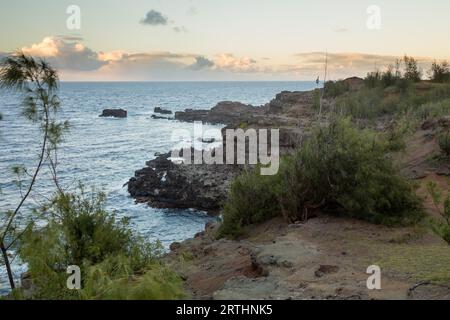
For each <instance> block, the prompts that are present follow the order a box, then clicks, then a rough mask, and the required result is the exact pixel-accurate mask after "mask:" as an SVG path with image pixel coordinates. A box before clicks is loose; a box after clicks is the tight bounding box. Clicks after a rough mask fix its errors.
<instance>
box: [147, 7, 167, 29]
mask: <svg viewBox="0 0 450 320" xmlns="http://www.w3.org/2000/svg"><path fill="white" fill-rule="evenodd" d="M168 22H169V20H168V19H167V17H166V16H163V15H162V13H161V12H159V11H156V10H150V11H149V12H147V15H146V16H145V18H143V19H141V24H145V25H149V26H159V25H162V26H165V25H167V23H168Z"/></svg>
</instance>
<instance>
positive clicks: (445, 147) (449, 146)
mask: <svg viewBox="0 0 450 320" xmlns="http://www.w3.org/2000/svg"><path fill="white" fill-rule="evenodd" d="M438 143H439V147H440V148H441V150H442V152H443V153H444V154H445V155H446V156H447V157H448V156H450V130H444V131H443V132H441V133H440V134H439V136H438Z"/></svg>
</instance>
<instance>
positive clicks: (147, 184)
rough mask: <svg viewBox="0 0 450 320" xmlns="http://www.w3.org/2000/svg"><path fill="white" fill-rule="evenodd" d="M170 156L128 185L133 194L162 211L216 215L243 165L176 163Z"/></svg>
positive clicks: (140, 172) (152, 164) (158, 160)
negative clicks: (176, 209) (185, 210)
mask: <svg viewBox="0 0 450 320" xmlns="http://www.w3.org/2000/svg"><path fill="white" fill-rule="evenodd" d="M169 157H170V154H164V155H161V156H159V157H157V158H156V159H155V160H152V161H149V162H148V163H147V167H146V168H144V169H142V170H138V171H136V173H135V176H134V177H133V178H131V179H130V181H129V182H128V191H129V193H130V195H131V196H132V197H133V198H135V199H137V200H138V201H140V202H148V203H149V204H150V205H151V206H154V207H158V208H183V209H190V208H193V209H199V210H205V211H208V212H210V213H215V212H216V211H218V210H219V209H220V204H221V202H223V201H224V200H225V199H226V197H227V195H228V187H229V185H230V183H231V181H232V179H233V178H234V177H235V176H237V175H238V174H239V173H240V172H242V170H243V168H242V167H241V166H229V165H208V164H201V165H193V164H192V165H190V164H175V163H173V162H172V161H171V160H170V159H169Z"/></svg>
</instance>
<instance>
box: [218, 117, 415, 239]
mask: <svg viewBox="0 0 450 320" xmlns="http://www.w3.org/2000/svg"><path fill="white" fill-rule="evenodd" d="M389 148H390V145H389V142H387V141H386V139H385V137H383V136H381V135H378V134H375V133H374V132H372V131H369V130H358V129H356V128H354V127H353V126H352V125H351V121H350V119H335V120H333V121H332V122H331V123H330V125H328V126H324V127H317V128H316V129H315V130H314V131H313V134H312V136H311V137H310V139H309V140H308V141H306V142H305V143H304V145H303V146H302V147H301V148H300V149H299V150H298V151H297V152H296V153H295V154H294V155H292V156H288V157H286V158H283V159H282V161H281V167H280V171H279V173H278V175H276V176H269V177H264V176H260V175H258V173H257V172H251V173H246V174H244V175H242V176H240V177H238V178H237V179H236V181H235V182H234V183H233V186H232V188H231V192H230V196H229V200H228V202H227V203H226V205H225V207H224V222H223V225H222V227H221V232H220V235H221V236H232V237H234V236H236V235H238V234H239V233H240V231H241V228H242V227H243V226H245V225H248V224H252V223H258V222H262V221H265V220H267V219H269V218H272V217H274V216H277V215H283V216H284V217H285V218H286V219H287V220H288V221H298V220H301V221H304V220H307V219H308V217H309V216H310V215H311V213H313V212H314V211H316V210H322V211H327V212H330V213H332V214H342V215H346V216H350V217H355V218H358V219H364V220H368V221H371V222H374V223H383V224H388V225H394V224H408V223H413V222H416V221H418V220H419V219H421V217H422V208H421V201H420V199H419V198H418V197H417V196H416V194H415V192H414V189H413V187H412V185H411V184H410V183H409V182H408V181H407V180H406V179H405V178H403V177H401V176H400V175H399V174H398V173H397V170H396V169H395V167H394V165H393V164H392V161H391V160H390V159H389V158H387V157H386V153H387V152H388V151H389V150H390V149H389Z"/></svg>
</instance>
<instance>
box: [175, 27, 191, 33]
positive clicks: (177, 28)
mask: <svg viewBox="0 0 450 320" xmlns="http://www.w3.org/2000/svg"><path fill="white" fill-rule="evenodd" d="M173 31H175V32H177V33H181V32H184V33H187V32H189V30H188V29H187V28H186V27H183V26H182V27H173Z"/></svg>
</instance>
